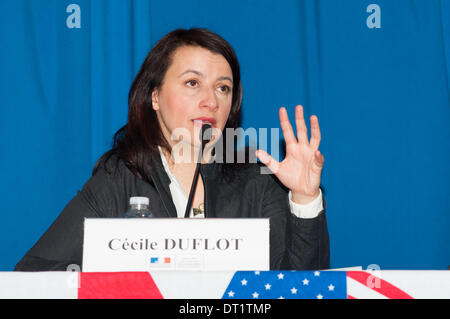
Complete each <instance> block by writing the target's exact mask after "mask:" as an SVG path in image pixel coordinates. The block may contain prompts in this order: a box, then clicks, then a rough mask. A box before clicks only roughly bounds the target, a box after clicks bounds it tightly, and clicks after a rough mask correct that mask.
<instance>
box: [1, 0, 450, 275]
mask: <svg viewBox="0 0 450 319" xmlns="http://www.w3.org/2000/svg"><path fill="white" fill-rule="evenodd" d="M74 5H76V6H74ZM0 12H1V13H2V18H1V19H0V41H1V49H0V105H1V110H0V130H1V133H2V134H1V136H2V138H1V140H0V141H1V142H0V143H1V144H0V145H1V148H0V149H1V157H0V165H1V184H0V185H1V186H0V187H1V192H0V193H1V196H2V197H1V198H2V203H3V205H2V208H3V209H2V212H1V213H2V222H1V224H0V225H1V226H0V229H1V231H0V242H1V245H0V255H1V256H2V258H0V270H11V269H13V267H14V265H15V263H16V262H17V261H18V260H19V259H20V258H21V257H22V256H23V255H24V253H25V252H26V251H27V250H28V249H29V248H30V247H31V246H32V245H33V244H34V243H35V242H36V241H37V240H38V239H39V237H40V236H41V235H42V233H43V232H44V231H45V230H46V229H47V228H48V226H49V225H50V224H51V223H52V222H53V220H54V219H55V218H56V217H57V215H58V214H59V213H60V212H61V210H62V209H63V208H64V206H65V205H66V204H67V202H68V201H69V200H70V199H71V198H72V197H73V196H75V195H76V193H77V190H79V189H80V188H81V187H82V186H83V184H84V183H85V181H86V180H87V179H88V178H89V176H90V174H91V171H92V168H93V165H94V164H95V162H96V160H97V159H98V158H99V156H100V155H101V154H102V153H103V152H105V151H106V150H108V149H109V148H110V147H111V142H112V136H113V134H114V132H115V131H116V130H117V129H119V128H120V127H121V126H122V125H123V124H125V123H126V116H127V94H128V90H129V88H130V85H131V82H132V80H133V78H134V76H135V75H136V73H137V71H138V70H139V68H140V65H141V63H142V62H143V60H144V58H145V56H146V54H147V53H148V51H149V50H150V49H151V47H152V46H153V45H154V44H155V43H156V41H157V40H158V39H159V38H161V37H162V36H163V35H164V34H166V33H167V32H169V31H171V30H173V29H175V28H189V27H206V28H209V29H211V30H212V31H215V32H217V33H219V34H220V35H222V36H223V37H224V38H225V39H227V40H228V41H229V42H230V43H231V44H232V46H233V47H234V48H235V50H236V52H237V55H238V57H239V60H240V63H241V68H242V79H243V88H244V100H243V118H242V126H243V127H244V129H245V128H250V127H254V128H276V127H279V122H278V118H277V111H278V108H279V107H280V106H286V107H287V108H288V110H289V114H290V116H291V119H293V115H294V113H293V110H294V107H295V105H297V104H302V105H304V107H305V110H306V113H307V114H306V116H307V117H308V116H309V115H312V114H316V115H318V117H319V121H320V125H321V131H322V144H321V147H320V149H321V151H322V153H323V154H324V156H325V169H324V171H323V177H322V184H323V186H324V189H325V196H326V197H325V198H326V201H327V215H328V221H329V232H330V239H331V266H332V267H345V266H353V265H362V266H363V267H365V266H367V265H369V264H378V265H379V266H380V267H381V269H446V268H447V266H448V265H450V233H449V229H450V214H449V207H450V187H449V186H448V181H449V180H450V169H449V164H448V163H449V160H450V143H449V138H450V127H449V125H448V122H449V120H450V98H449V94H450V86H449V72H450V1H448V0H442V1H439V0H416V1H413V0H397V1H388V0H371V1H365V0H347V1H335V0H328V1H327V0H304V1H300V0H288V1H282V2H277V1H270V0H258V1H256V0H254V1H253V0H249V1H239V0H230V1H227V2H215V1H207V0H195V1H189V2H185V1H143V0H134V1H132V0H90V1H88V0H72V1H65V0H46V1H40V0H34V1H33V0H29V1H26V0H3V1H1V2H0ZM269 132H270V130H269ZM280 134H281V133H280ZM269 145H270V143H269ZM269 151H270V149H269ZM273 155H274V156H275V157H278V156H277V154H273ZM280 157H282V154H281V155H280Z"/></svg>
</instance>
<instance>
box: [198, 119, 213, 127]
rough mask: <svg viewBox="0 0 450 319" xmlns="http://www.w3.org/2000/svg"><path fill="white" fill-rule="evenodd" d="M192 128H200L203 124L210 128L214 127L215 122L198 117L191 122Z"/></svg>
mask: <svg viewBox="0 0 450 319" xmlns="http://www.w3.org/2000/svg"><path fill="white" fill-rule="evenodd" d="M193 121H194V126H198V127H202V125H203V124H210V125H211V126H212V127H216V120H215V119H213V118H207V117H199V118H196V119H194V120H193Z"/></svg>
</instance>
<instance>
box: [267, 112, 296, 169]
mask: <svg viewBox="0 0 450 319" xmlns="http://www.w3.org/2000/svg"><path fill="white" fill-rule="evenodd" d="M279 115H280V125H281V130H282V131H283V136H284V140H285V141H286V145H287V144H290V143H296V142H297V139H296V138H295V135H294V131H293V130H292V126H291V122H289V117H288V114H287V111H286V109H285V108H284V107H282V108H280V111H279ZM263 163H264V162H263Z"/></svg>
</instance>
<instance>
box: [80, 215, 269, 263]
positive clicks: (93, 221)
mask: <svg viewBox="0 0 450 319" xmlns="http://www.w3.org/2000/svg"><path fill="white" fill-rule="evenodd" d="M269 267H270V266H269V219H267V218H258V219H255V218H248V219H246V218H238V219H234V218H211V219H195V218H186V219H184V218H183V219H181V218H180V219H178V218H142V219H140V218H130V219H126V218H124V219H121V218H120V219H119V218H86V219H85V220H84V244H83V268H82V269H83V271H84V272H104V271H152V270H177V271H179V270H183V271H185V270H195V271H199V270H206V271H210V270H215V271H224V270H269Z"/></svg>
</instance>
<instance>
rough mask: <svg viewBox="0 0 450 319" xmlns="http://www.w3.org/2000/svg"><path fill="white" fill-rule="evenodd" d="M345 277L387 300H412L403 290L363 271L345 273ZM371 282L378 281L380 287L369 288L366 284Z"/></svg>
mask: <svg viewBox="0 0 450 319" xmlns="http://www.w3.org/2000/svg"><path fill="white" fill-rule="evenodd" d="M347 276H348V277H350V278H352V279H354V280H356V281H358V282H359V283H361V284H363V285H364V286H366V287H367V288H370V289H372V290H375V291H376V292H378V293H380V294H382V295H383V296H385V297H387V298H389V299H414V298H413V297H411V296H410V295H408V294H407V293H406V292H404V291H403V290H401V289H399V288H397V287H395V286H394V285H392V284H390V283H389V282H387V281H385V280H383V279H381V278H378V277H376V276H374V275H373V274H370V273H367V272H364V271H347ZM373 280H376V281H379V283H380V287H379V288H377V287H369V286H368V283H372V282H373Z"/></svg>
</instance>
